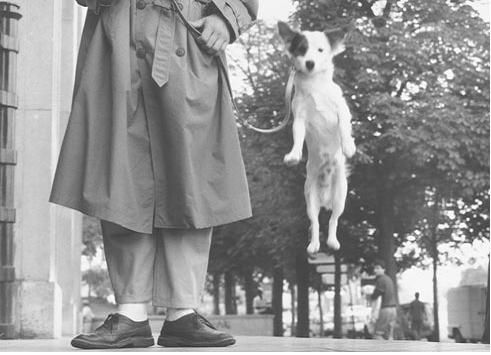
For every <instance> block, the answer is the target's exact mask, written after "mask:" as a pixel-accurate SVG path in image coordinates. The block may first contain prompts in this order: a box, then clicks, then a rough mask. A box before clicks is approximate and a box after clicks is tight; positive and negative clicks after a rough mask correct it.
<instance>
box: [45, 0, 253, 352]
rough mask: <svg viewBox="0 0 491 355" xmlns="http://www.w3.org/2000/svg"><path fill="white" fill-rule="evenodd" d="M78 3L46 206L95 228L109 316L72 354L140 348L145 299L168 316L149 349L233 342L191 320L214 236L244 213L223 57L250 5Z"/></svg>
mask: <svg viewBox="0 0 491 355" xmlns="http://www.w3.org/2000/svg"><path fill="white" fill-rule="evenodd" d="M76 1H77V2H78V3H79V4H80V5H83V6H87V7H88V10H89V11H88V12H87V17H86V20H85V25H84V30H83V34H82V39H81V42H80V49H79V55H78V61H77V68H76V75H75V87H74V92H73V104H72V110H71V113H70V118H69V122H68V126H67V130H66V133H65V137H64V140H63V144H62V147H61V152H60V158H59V162H58V166H57V169H56V174H55V178H54V182H53V188H52V191H51V196H50V201H51V202H53V203H56V204H59V205H62V206H65V207H69V208H72V209H75V210H78V211H80V212H82V213H85V214H87V215H90V216H94V217H98V218H99V219H100V220H101V224H102V234H103V240H104V251H105V254H106V261H107V264H108V272H109V277H110V279H111V283H112V287H113V289H114V293H115V298H116V302H117V303H118V312H117V313H116V314H112V315H109V316H108V317H107V319H106V321H105V322H104V324H103V325H102V326H100V327H99V328H97V329H96V330H95V331H94V332H93V333H90V334H82V335H79V336H77V337H75V338H74V339H73V340H72V345H73V346H74V347H77V348H84V349H102V348H123V347H149V346H152V345H153V344H154V339H153V337H152V332H151V329H150V325H149V322H148V316H147V306H146V303H147V302H149V301H152V302H153V305H154V306H159V307H165V308H166V309H167V312H166V314H167V318H166V320H165V322H164V324H163V327H162V330H161V333H160V336H159V338H158V344H159V345H162V346H170V347H172V346H200V347H201V346H228V345H231V344H234V343H235V339H234V338H233V337H232V336H231V335H230V334H227V333H224V332H220V331H218V330H216V329H215V328H214V327H213V325H211V324H210V322H209V321H207V320H206V319H205V318H204V317H203V316H201V315H200V314H198V313H197V312H196V311H195V310H194V309H195V308H197V307H198V305H199V301H200V295H201V292H202V291H203V288H204V283H205V277H206V271H207V265H208V258H209V250H210V245H211V236H212V231H213V227H214V226H219V225H223V224H227V223H231V222H235V221H238V220H243V219H246V218H249V217H251V215H252V213H251V205H250V198H249V190H248V186H247V178H246V174H245V168H244V163H243V159H242V155H241V151H240V145H239V138H238V132H237V125H236V122H235V119H234V115H233V106H232V101H231V93H230V90H229V87H228V85H226V84H227V83H228V77H227V73H226V69H224V61H225V53H224V50H225V48H226V46H227V45H228V44H229V43H230V42H233V41H234V40H235V39H237V38H238V37H239V35H240V34H241V33H243V32H244V31H246V30H247V29H248V28H249V27H250V26H251V24H252V23H253V21H254V20H255V18H256V15H257V10H258V0H76ZM193 27H194V28H193ZM196 29H197V30H198V31H196ZM199 31H200V32H201V33H198V32H199Z"/></svg>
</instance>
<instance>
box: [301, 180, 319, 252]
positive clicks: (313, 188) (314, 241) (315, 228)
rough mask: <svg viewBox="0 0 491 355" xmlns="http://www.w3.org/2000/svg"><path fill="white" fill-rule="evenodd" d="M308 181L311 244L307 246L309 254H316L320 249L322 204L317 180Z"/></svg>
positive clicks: (306, 193)
mask: <svg viewBox="0 0 491 355" xmlns="http://www.w3.org/2000/svg"><path fill="white" fill-rule="evenodd" d="M309 180H310V179H308V180H307V181H306V182H305V202H306V205H307V216H308V217H309V220H310V243H309V245H308V246H307V253H309V254H310V255H314V254H316V253H317V252H318V251H319V249H320V241H319V233H320V231H319V228H320V226H319V213H320V209H321V203H320V199H319V188H318V187H317V183H316V181H315V180H313V181H312V180H311V181H309Z"/></svg>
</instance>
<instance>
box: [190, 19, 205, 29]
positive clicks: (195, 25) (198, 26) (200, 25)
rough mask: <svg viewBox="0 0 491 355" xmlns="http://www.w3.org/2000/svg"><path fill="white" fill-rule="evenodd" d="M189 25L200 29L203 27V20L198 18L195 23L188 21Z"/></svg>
mask: <svg viewBox="0 0 491 355" xmlns="http://www.w3.org/2000/svg"><path fill="white" fill-rule="evenodd" d="M189 23H190V24H191V26H193V27H196V28H201V27H203V26H204V24H205V18H200V19H199V20H195V21H189Z"/></svg>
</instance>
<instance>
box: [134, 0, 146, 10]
mask: <svg viewBox="0 0 491 355" xmlns="http://www.w3.org/2000/svg"><path fill="white" fill-rule="evenodd" d="M146 6H147V3H146V2H145V0H139V1H138V2H137V3H136V8H137V9H138V10H143V9H144V8H145V7H146Z"/></svg>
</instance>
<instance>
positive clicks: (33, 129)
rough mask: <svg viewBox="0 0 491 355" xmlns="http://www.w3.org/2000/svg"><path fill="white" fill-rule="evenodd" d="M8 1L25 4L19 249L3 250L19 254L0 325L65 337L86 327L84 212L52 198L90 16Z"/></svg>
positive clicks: (41, 0) (70, 7)
mask: <svg viewBox="0 0 491 355" xmlns="http://www.w3.org/2000/svg"><path fill="white" fill-rule="evenodd" d="M7 3H12V4H15V5H17V6H18V12H19V13H20V15H21V16H22V18H20V19H19V22H18V31H17V34H16V37H17V41H18V42H17V43H18V53H17V65H16V68H12V70H15V71H16V72H15V73H14V74H15V75H13V76H14V77H16V83H15V94H16V95H17V109H16V111H15V120H14V122H13V125H12V124H11V125H10V126H11V127H10V129H13V130H14V138H15V142H14V145H15V150H16V165H15V170H14V175H15V178H14V179H13V181H14V186H13V187H12V186H9V189H12V188H13V192H14V199H13V203H14V208H15V222H14V224H13V226H14V228H13V247H12V248H10V249H9V250H7V249H5V250H4V252H3V253H0V265H2V259H4V260H3V263H5V260H7V259H8V260H10V261H12V260H13V269H14V270H13V274H12V275H15V276H14V277H13V280H10V281H11V284H12V285H13V287H10V288H9V289H10V291H11V292H10V291H9V292H4V293H3V294H0V297H1V298H4V300H1V299H0V303H2V302H5V304H6V303H8V304H9V312H10V314H11V316H10V317H4V318H10V319H3V320H2V319H0V329H2V328H1V327H3V328H4V329H10V331H9V333H10V334H8V336H9V337H21V338H57V337H60V336H62V335H72V334H73V333H75V332H77V331H78V330H79V329H80V325H81V319H80V277H81V276H80V250H81V240H82V218H81V215H80V214H79V213H77V212H73V211H70V210H68V209H65V208H62V207H59V206H55V205H53V204H50V203H49V202H48V197H49V193H50V189H51V183H52V179H53V176H54V171H55V168H56V163H57V158H58V153H59V150H60V146H61V142H62V139H63V134H64V131H65V128H66V124H67V120H68V115H69V111H70V106H71V100H72V87H73V81H74V75H75V74H74V73H75V65H76V56H77V48H78V45H79V39H80V35H81V30H82V25H83V20H84V16H85V14H84V10H83V9H82V8H81V7H80V6H78V5H77V4H76V2H75V1H72V0H35V1H34V0H9V1H7ZM0 15H5V14H0ZM2 31H5V29H3V30H2ZM4 35H5V33H2V37H5V36H4ZM2 129H4V127H2ZM2 133H3V132H2ZM3 234H4V233H3V232H2V234H1V235H0V238H5V235H3ZM0 245H1V244H0ZM0 249H1V248H0ZM1 282H2V280H1V279H0V284H1ZM0 286H1V285H0ZM2 322H3V323H4V324H3V325H2V324H1V323H2ZM6 323H8V324H6ZM0 333H1V332H0ZM4 337H6V334H4ZM0 338H1V335H0Z"/></svg>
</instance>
